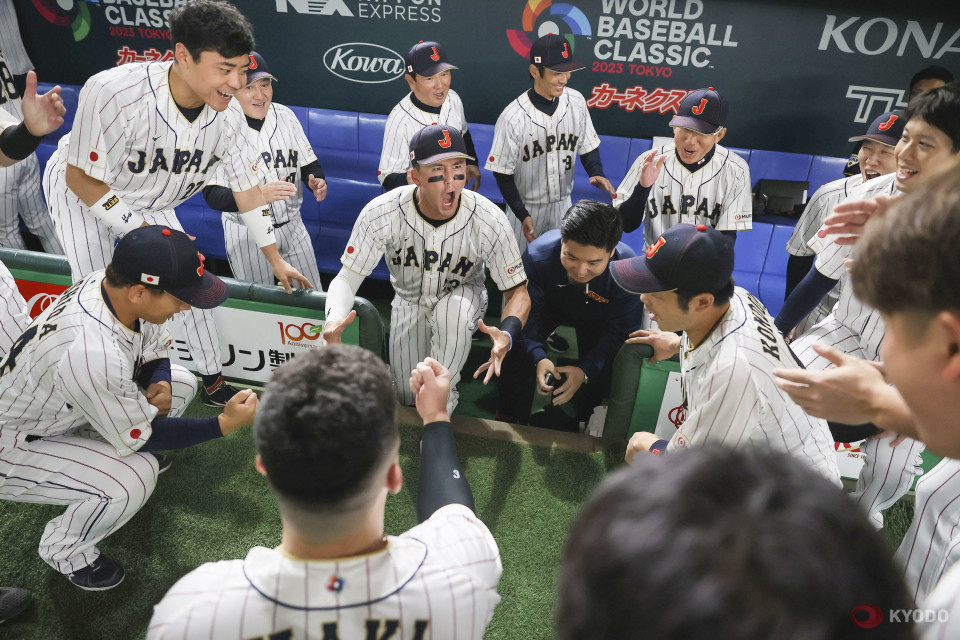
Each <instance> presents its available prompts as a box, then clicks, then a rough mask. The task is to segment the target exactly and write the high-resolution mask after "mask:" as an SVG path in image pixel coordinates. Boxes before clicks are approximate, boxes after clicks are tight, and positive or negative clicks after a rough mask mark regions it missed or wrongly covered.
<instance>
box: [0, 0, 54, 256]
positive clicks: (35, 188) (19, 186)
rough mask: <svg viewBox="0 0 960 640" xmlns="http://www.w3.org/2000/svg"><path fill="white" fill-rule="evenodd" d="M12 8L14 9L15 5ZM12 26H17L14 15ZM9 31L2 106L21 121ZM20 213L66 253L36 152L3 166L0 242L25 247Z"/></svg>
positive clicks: (47, 244)
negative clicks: (42, 187) (46, 196)
mask: <svg viewBox="0 0 960 640" xmlns="http://www.w3.org/2000/svg"><path fill="white" fill-rule="evenodd" d="M4 7H5V3H4V2H0V23H4V20H6V18H5V15H4V14H5V12H4V10H3V8H4ZM9 9H10V11H12V10H13V7H12V6H11V7H9ZM4 24H5V23H4ZM12 26H13V29H14V30H16V19H15V18H14V22H13V25H12ZM7 31H9V27H7V26H4V27H0V109H4V110H5V111H7V113H9V114H10V115H12V116H14V117H15V118H16V119H17V120H18V121H20V120H23V111H22V110H21V107H20V104H21V102H22V97H21V96H20V92H18V91H17V89H16V87H15V86H14V84H13V74H12V73H11V71H10V69H9V67H8V66H7V63H6V61H5V56H6V55H7V54H6V51H7V47H6V40H7V37H6V35H4V34H5V32H7ZM19 39H20V34H19V32H17V40H19ZM21 48H22V47H21ZM14 50H15V49H14ZM31 68H32V67H31ZM5 128H6V126H4V125H0V130H2V129H5ZM18 216H19V217H18ZM20 217H22V218H23V223H24V224H25V225H26V227H27V229H29V230H30V232H31V233H33V234H34V235H36V236H37V237H38V238H40V242H41V243H42V244H43V248H44V250H46V251H47V252H49V253H61V254H62V253H63V247H61V246H60V240H59V239H58V238H57V233H56V231H54V229H53V221H52V220H51V219H50V213H49V212H48V211H47V205H46V204H45V203H44V201H43V194H42V193H41V192H40V162H39V161H38V160H37V154H36V153H31V154H30V155H29V156H27V157H26V158H24V159H23V160H21V161H19V162H17V163H16V164H13V165H11V166H9V167H0V246H4V247H11V248H13V249H26V245H24V243H23V238H22V237H21V236H20V220H19V218H20Z"/></svg>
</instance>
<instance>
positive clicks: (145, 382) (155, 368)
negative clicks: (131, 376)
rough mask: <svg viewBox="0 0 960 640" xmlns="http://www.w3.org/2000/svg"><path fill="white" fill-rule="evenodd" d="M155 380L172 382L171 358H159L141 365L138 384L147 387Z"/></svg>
mask: <svg viewBox="0 0 960 640" xmlns="http://www.w3.org/2000/svg"><path fill="white" fill-rule="evenodd" d="M154 382H170V358H157V359H156V360H151V361H150V362H145V363H143V366H141V367H140V373H138V374H137V384H138V385H140V386H141V387H143V388H144V389H146V388H147V387H149V386H150V385H151V384H153V383H154Z"/></svg>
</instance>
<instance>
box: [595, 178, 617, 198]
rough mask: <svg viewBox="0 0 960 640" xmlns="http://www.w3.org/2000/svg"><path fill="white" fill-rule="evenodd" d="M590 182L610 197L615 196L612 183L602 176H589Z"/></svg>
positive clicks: (615, 191)
mask: <svg viewBox="0 0 960 640" xmlns="http://www.w3.org/2000/svg"><path fill="white" fill-rule="evenodd" d="M590 184H592V185H593V186H595V187H596V188H597V189H603V190H604V191H606V192H607V193H609V194H610V197H611V198H616V197H617V190H616V189H614V188H613V185H612V184H610V181H609V180H607V179H606V178H604V177H603V176H593V177H591V178H590Z"/></svg>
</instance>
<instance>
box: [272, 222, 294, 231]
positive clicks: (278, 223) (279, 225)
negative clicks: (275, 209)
mask: <svg viewBox="0 0 960 640" xmlns="http://www.w3.org/2000/svg"><path fill="white" fill-rule="evenodd" d="M285 224H290V221H289V220H287V221H286V222H277V223H276V224H274V225H273V228H274V229H279V228H280V227H282V226H283V225H285Z"/></svg>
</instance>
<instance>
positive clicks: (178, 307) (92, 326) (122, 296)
mask: <svg viewBox="0 0 960 640" xmlns="http://www.w3.org/2000/svg"><path fill="white" fill-rule="evenodd" d="M225 298H226V286H225V285H224V284H223V282H222V281H220V280H219V279H218V278H216V277H215V276H213V275H211V274H210V273H209V272H207V271H205V270H204V268H203V260H202V257H201V256H200V254H199V253H198V252H197V250H196V247H194V245H193V243H192V242H190V239H189V238H188V237H187V235H186V234H185V233H183V232H181V231H176V230H171V229H170V228H168V227H161V226H147V227H143V228H139V229H135V230H133V231H131V232H130V233H128V234H126V235H125V236H124V237H123V238H122V239H121V240H120V242H119V243H118V244H117V248H116V251H115V252H114V255H113V259H112V262H111V263H110V264H109V265H108V266H107V268H106V270H105V271H96V272H94V273H92V274H90V275H89V276H87V277H86V278H83V279H81V280H79V281H78V282H76V283H75V284H74V285H73V286H72V287H70V288H69V289H67V290H66V291H65V292H64V293H63V294H62V295H61V296H60V298H59V299H58V300H57V302H56V303H55V304H53V305H51V306H49V307H48V308H47V309H45V310H44V311H43V313H41V314H40V315H39V316H37V318H36V319H35V320H34V321H33V322H32V323H31V324H30V325H29V326H28V327H27V328H26V330H24V332H23V333H22V334H21V335H20V337H19V338H17V340H16V341H15V342H14V343H13V345H12V346H11V347H10V350H9V352H8V353H7V355H6V357H5V358H4V360H3V361H0V499H5V500H13V501H16V502H30V503H42V504H59V505H64V504H65V505H66V511H65V512H64V513H63V514H61V515H59V516H57V517H56V518H54V519H53V520H51V521H50V522H49V523H48V524H47V528H46V531H45V532H44V535H43V538H42V539H41V541H40V549H39V551H40V557H41V558H43V559H44V561H46V562H47V563H48V564H49V565H50V566H51V567H53V568H54V569H56V570H57V571H59V572H60V573H62V574H64V575H65V576H67V578H68V579H69V580H70V581H71V582H72V583H73V584H75V585H76V586H78V587H80V588H81V589H85V590H90V591H100V590H104V589H110V588H112V587H115V586H116V585H118V584H119V583H120V582H121V581H122V580H123V569H122V568H121V567H120V565H119V564H118V563H117V562H116V561H114V560H112V559H110V558H107V557H106V556H104V555H102V554H101V553H100V551H99V549H98V548H97V544H98V543H99V542H100V541H101V540H103V538H105V537H106V536H108V535H109V534H110V533H112V532H113V531H115V530H116V529H117V528H119V527H121V526H122V525H123V524H124V523H125V522H126V521H127V520H129V519H130V518H131V517H132V516H133V515H134V514H135V513H136V512H137V511H138V510H139V509H140V508H141V507H142V506H143V505H144V503H145V502H146V500H147V498H149V497H150V494H151V493H152V491H153V489H154V487H155V485H156V482H157V473H158V470H160V466H159V464H158V459H157V457H155V456H153V455H146V454H144V453H143V452H145V451H156V450H167V449H178V448H183V447H186V446H189V445H192V444H195V443H198V442H204V441H206V440H210V439H212V438H215V437H219V436H221V435H226V434H229V433H230V432H232V431H234V430H236V429H237V428H239V427H240V426H242V425H244V424H249V423H250V422H251V421H252V418H253V412H254V410H255V409H256V396H255V395H253V394H252V393H251V392H250V391H245V392H240V393H239V394H237V396H236V397H235V398H233V399H231V400H230V402H229V403H228V404H227V406H226V408H225V409H224V412H223V413H222V414H220V415H219V416H217V417H214V418H200V419H188V418H179V417H177V416H179V415H180V413H181V412H182V411H183V410H184V409H186V407H187V405H188V404H189V403H190V400H191V399H192V398H193V396H194V394H195V393H196V391H197V379H196V378H195V377H194V376H193V374H192V373H190V372H189V371H187V370H186V369H184V368H183V367H180V366H179V365H173V364H171V363H170V360H169V356H168V347H169V345H170V342H171V340H170V337H169V334H168V333H167V331H166V328H165V327H164V326H163V324H164V322H166V321H167V320H169V319H170V318H171V317H172V316H173V315H175V314H177V313H180V312H182V311H184V310H186V309H187V308H189V307H190V306H202V307H206V308H212V307H214V306H216V305H218V304H220V303H221V302H223V300H224V299H225Z"/></svg>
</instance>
